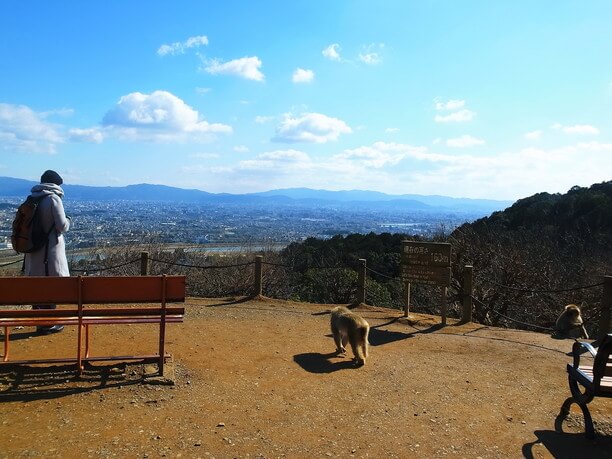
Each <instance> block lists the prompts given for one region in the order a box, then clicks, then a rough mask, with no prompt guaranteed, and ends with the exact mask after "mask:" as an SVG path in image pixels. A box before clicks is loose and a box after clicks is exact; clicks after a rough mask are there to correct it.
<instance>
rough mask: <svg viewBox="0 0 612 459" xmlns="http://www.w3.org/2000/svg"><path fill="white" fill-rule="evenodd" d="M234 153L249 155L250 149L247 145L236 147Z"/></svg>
mask: <svg viewBox="0 0 612 459" xmlns="http://www.w3.org/2000/svg"><path fill="white" fill-rule="evenodd" d="M234 151H235V152H236V153H248V152H249V151H250V150H249V147H247V146H246V145H236V146H235V147H234Z"/></svg>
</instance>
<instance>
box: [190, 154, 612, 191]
mask: <svg viewBox="0 0 612 459" xmlns="http://www.w3.org/2000/svg"><path fill="white" fill-rule="evenodd" d="M611 155H612V144H605V143H599V142H583V143H578V144H575V145H569V146H566V147H563V148H556V149H548V150H545V149H538V148H525V149H522V150H519V151H510V152H500V153H492V152H487V154H486V155H485V154H482V153H479V154H478V155H473V154H464V153H461V154H456V153H455V154H440V153H436V152H434V151H430V150H428V148H427V147H422V146H412V145H407V144H401V143H391V142H375V143H373V144H371V145H364V146H361V147H358V148H354V149H347V150H343V151H341V152H339V153H336V154H334V155H331V156H328V155H327V154H326V155H321V156H314V155H313V154H311V155H308V154H306V153H304V152H301V151H298V150H277V151H271V152H266V153H262V154H261V155H258V156H257V157H255V158H253V159H249V160H245V161H240V162H238V163H236V164H234V165H229V166H223V167H206V168H204V167H202V168H201V169H199V170H198V175H199V176H202V173H204V174H205V176H206V182H205V185H206V189H207V190H210V191H215V192H221V191H228V187H227V184H228V183H231V184H232V190H234V192H235V191H236V190H241V191H242V192H248V191H263V190H269V189H273V188H288V187H298V186H305V187H309V188H323V189H328V190H332V189H335V190H342V189H369V190H378V191H383V192H386V193H391V194H402V193H417V194H431V193H432V189H433V190H435V193H436V194H441V195H446V196H455V197H471V198H483V197H486V198H489V199H516V198H519V197H525V196H530V195H531V194H534V193H536V192H540V191H548V192H565V191H567V190H568V189H569V188H571V187H572V186H573V185H581V186H587V185H590V184H592V183H597V182H601V181H604V180H609V178H610V176H612V163H611V162H610V161H609V158H610V156H611ZM585 159H588V160H585ZM255 172H256V173H255ZM195 175H196V174H194V176H195ZM458 183H460V184H461V186H457V184H458ZM193 186H197V184H194V185H193ZM200 186H204V183H202V184H200ZM483 190H486V196H485V195H483Z"/></svg>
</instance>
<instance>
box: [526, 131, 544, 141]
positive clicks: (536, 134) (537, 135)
mask: <svg viewBox="0 0 612 459" xmlns="http://www.w3.org/2000/svg"><path fill="white" fill-rule="evenodd" d="M542 134H543V132H542V131H541V130H537V131H531V132H527V133H525V136H524V137H525V138H526V139H527V140H539V139H541V138H542Z"/></svg>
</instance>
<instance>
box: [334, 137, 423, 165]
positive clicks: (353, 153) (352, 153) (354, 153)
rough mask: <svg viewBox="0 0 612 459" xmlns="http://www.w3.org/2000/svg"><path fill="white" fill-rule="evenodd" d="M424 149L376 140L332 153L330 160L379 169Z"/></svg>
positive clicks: (419, 152) (417, 153) (418, 153)
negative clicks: (338, 152)
mask: <svg viewBox="0 0 612 459" xmlns="http://www.w3.org/2000/svg"><path fill="white" fill-rule="evenodd" d="M425 152H426V149H425V148H423V147H413V146H411V145H404V144H397V143H386V142H376V143H374V144H373V145H372V146H371V147H370V146H363V147H359V148H354V149H348V150H344V151H343V152H342V153H340V154H337V155H334V156H333V158H332V160H334V161H345V160H350V161H353V162H355V161H356V162H357V163H358V164H360V165H361V166H362V167H365V168H371V167H373V168H375V169H380V168H383V167H385V166H394V165H396V164H398V163H399V162H400V161H402V160H403V159H405V158H407V157H410V156H413V157H420V155H422V154H424V153H425Z"/></svg>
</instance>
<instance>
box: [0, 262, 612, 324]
mask: <svg viewBox="0 0 612 459" xmlns="http://www.w3.org/2000/svg"><path fill="white" fill-rule="evenodd" d="M22 261H23V259H18V260H14V261H11V262H8V263H3V264H1V265H0V268H3V267H7V266H11V265H14V264H17V263H22ZM137 262H140V274H141V275H148V274H149V267H150V263H151V262H153V263H160V264H164V265H167V266H177V267H182V268H190V269H197V270H200V271H207V270H221V269H237V268H247V267H250V266H254V269H253V272H252V274H249V275H248V277H246V278H245V279H244V280H243V281H245V282H252V284H250V285H252V286H253V288H252V290H253V295H254V296H262V295H263V286H264V283H263V267H264V266H267V267H272V268H281V269H286V270H291V271H296V266H295V265H289V264H285V263H278V262H270V261H264V260H263V256H262V255H256V256H255V260H254V261H246V262H243V263H233V264H229V265H222V264H219V265H214V264H197V263H186V262H180V261H172V260H164V259H162V258H158V257H151V256H149V254H148V252H142V253H141V256H140V257H138V258H133V259H130V260H127V261H125V262H122V263H118V264H115V265H112V266H103V267H100V266H97V267H96V266H94V267H88V268H87V267H79V268H76V267H75V268H71V271H72V272H78V273H85V274H89V273H100V272H106V271H112V270H116V269H119V268H122V267H125V266H128V265H132V264H134V263H137ZM350 264H351V265H353V264H356V265H357V266H354V267H353V266H348V265H347V264H344V265H343V266H338V265H336V266H333V267H326V266H308V265H306V270H311V269H343V270H346V269H351V270H354V271H356V272H357V285H356V291H354V292H355V293H354V294H355V303H363V304H366V298H367V299H369V300H370V301H372V304H375V302H376V301H380V299H381V298H383V300H382V301H385V300H384V298H387V301H388V300H389V298H391V297H390V296H388V295H390V294H391V293H388V294H387V296H382V297H381V296H380V295H378V296H377V293H376V292H377V291H378V292H383V293H384V292H385V291H384V290H372V292H370V291H368V290H369V289H367V285H368V282H369V280H368V276H369V277H370V278H372V276H375V278H373V279H372V281H375V282H379V283H380V282H381V281H382V282H383V284H381V285H384V281H397V280H400V281H401V283H402V285H404V286H405V292H404V296H403V297H402V298H400V297H398V296H397V295H398V293H397V292H396V290H397V284H395V287H394V288H393V289H387V292H391V290H393V292H395V293H393V295H396V296H395V297H393V298H392V302H393V304H396V303H397V302H398V301H400V302H402V301H403V302H404V312H405V314H404V315H405V316H408V311H409V304H410V290H409V285H410V284H409V283H408V282H406V281H405V280H404V279H403V278H402V277H401V276H396V277H393V276H390V275H388V274H384V273H382V272H380V271H377V270H374V269H372V268H370V267H368V266H367V264H366V260H365V259H359V260H357V263H352V262H351V263H350ZM303 271H305V270H304V269H303V268H302V270H301V271H299V272H303ZM272 272H273V271H270V273H269V274H271V273H272ZM473 276H474V274H473V270H472V266H469V265H466V266H465V267H464V269H463V279H458V278H457V279H454V278H453V279H452V283H451V286H450V287H447V286H444V287H443V293H442V296H441V299H440V303H439V304H440V305H441V308H442V313H441V315H442V322H443V324H446V310H447V306H448V305H449V304H455V306H456V305H457V302H460V303H461V306H462V308H461V317H460V319H461V321H462V322H471V321H472V311H473V305H474V302H476V303H478V304H479V305H480V306H481V307H483V308H484V312H485V313H486V314H488V313H491V314H495V315H496V316H499V317H502V318H503V319H505V320H508V321H511V322H513V323H516V324H520V325H522V326H526V327H530V328H532V329H539V330H546V331H552V330H553V329H552V328H550V327H544V326H541V325H537V324H533V323H529V322H527V321H524V320H518V319H515V318H513V317H510V316H508V315H505V314H503V313H501V312H499V311H497V310H495V309H494V308H493V307H492V306H490V305H487V304H485V303H484V302H483V301H481V300H480V299H478V298H477V297H476V296H474V293H473V289H474V288H473V284H474V282H473ZM230 277H231V278H229V279H224V278H213V280H212V281H206V282H208V283H210V282H212V283H213V284H214V288H215V289H216V290H214V291H215V292H218V291H219V289H220V288H225V289H226V290H227V285H228V282H234V285H235V286H237V285H238V284H240V283H239V282H238V283H237V281H238V279H237V278H236V276H233V277H232V276H230ZM251 279H252V280H251ZM281 281H282V278H281ZM478 281H479V282H480V283H486V284H489V285H493V286H495V287H498V288H499V289H505V290H510V291H515V292H521V293H526V294H533V295H537V294H553V293H569V292H576V291H582V290H591V289H595V288H602V287H603V289H602V290H603V296H602V298H603V299H602V302H601V307H600V308H599V309H600V310H595V311H594V314H592V316H591V317H589V318H588V319H587V321H588V322H592V321H595V320H596V319H597V318H599V321H598V327H597V328H598V330H599V333H600V335H601V334H602V333H609V332H610V323H611V322H612V321H611V318H610V317H611V310H612V276H604V280H603V281H602V282H596V283H592V284H586V285H580V286H574V287H568V288H559V289H532V288H525V287H522V286H519V287H515V286H512V285H504V284H502V283H499V282H495V281H493V280H491V279H488V278H486V277H484V276H479V277H478ZM274 282H276V285H279V284H278V282H279V280H278V279H275V280H272V283H274ZM240 285H243V286H244V285H249V284H248V283H247V284H245V283H244V282H243V283H242V284H240ZM270 285H271V284H268V287H269V286H270ZM447 285H448V284H447ZM370 286H371V288H375V289H379V286H376V285H372V284H371V285H370ZM430 286H432V287H435V286H436V285H430ZM383 288H384V287H383ZM448 288H451V289H452V290H453V292H454V293H452V294H451V295H448V292H447V290H448ZM249 290H251V289H250V288H249ZM209 291H210V290H209ZM425 291H426V292H428V291H427V290H425ZM399 293H400V294H401V292H399ZM428 294H429V293H428ZM376 297H377V298H378V300H377V298H376ZM421 299H422V298H421ZM396 307H397V306H396ZM587 321H585V323H586V322H587Z"/></svg>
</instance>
